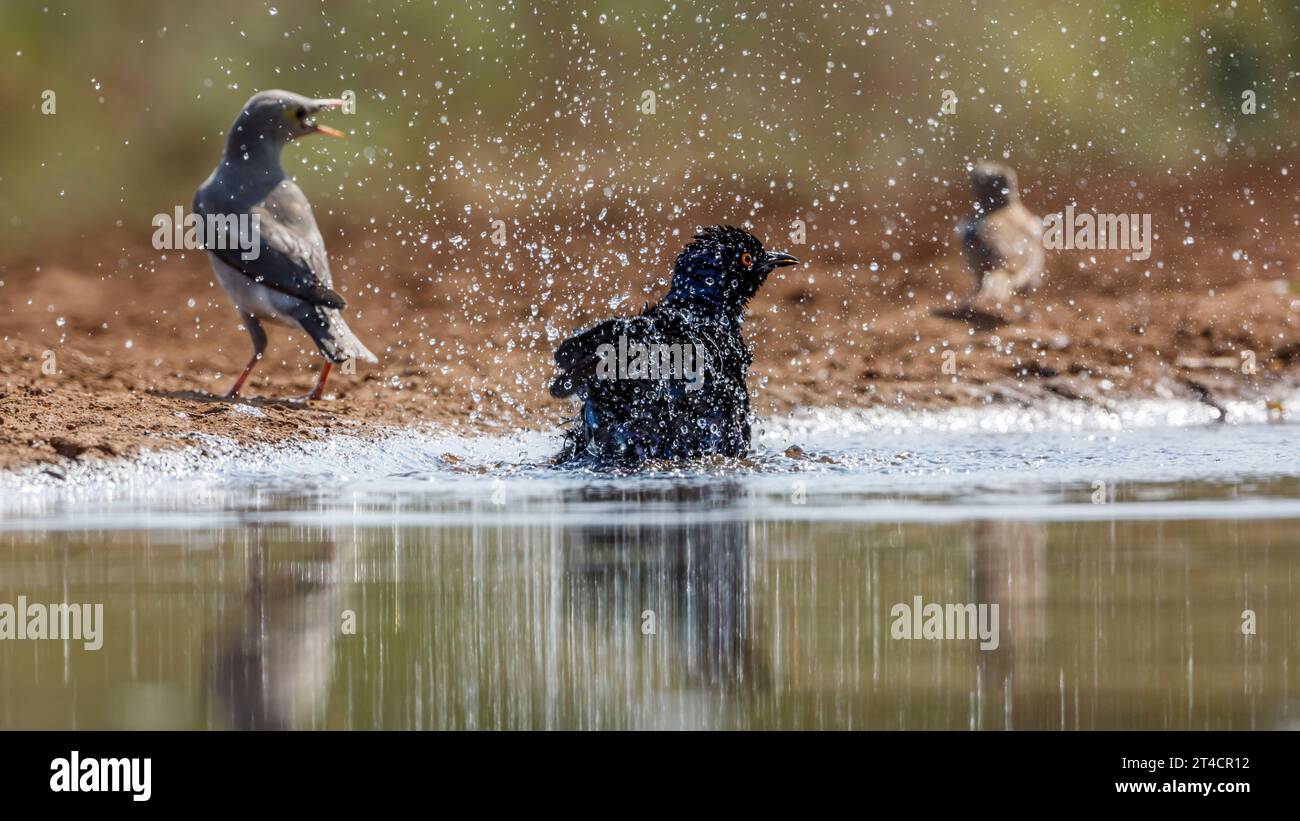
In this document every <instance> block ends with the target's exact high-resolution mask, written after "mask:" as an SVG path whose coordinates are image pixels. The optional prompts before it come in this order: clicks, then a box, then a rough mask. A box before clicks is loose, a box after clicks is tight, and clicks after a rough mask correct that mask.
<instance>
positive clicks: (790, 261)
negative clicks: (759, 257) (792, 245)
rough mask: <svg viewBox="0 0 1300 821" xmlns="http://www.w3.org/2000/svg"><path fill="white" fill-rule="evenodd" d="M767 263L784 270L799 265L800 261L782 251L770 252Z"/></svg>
mask: <svg viewBox="0 0 1300 821" xmlns="http://www.w3.org/2000/svg"><path fill="white" fill-rule="evenodd" d="M767 263H768V265H771V266H772V267H773V268H784V267H785V266H787V265H798V264H799V260H797V259H795V258H794V257H792V256H790V255H789V254H783V253H781V252H780V251H770V252H768V255H767Z"/></svg>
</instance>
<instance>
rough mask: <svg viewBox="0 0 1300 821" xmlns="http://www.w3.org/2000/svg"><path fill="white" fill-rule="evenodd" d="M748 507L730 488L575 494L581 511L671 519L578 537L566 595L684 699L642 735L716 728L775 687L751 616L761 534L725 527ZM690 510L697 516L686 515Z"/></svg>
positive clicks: (656, 707) (663, 708)
mask: <svg viewBox="0 0 1300 821" xmlns="http://www.w3.org/2000/svg"><path fill="white" fill-rule="evenodd" d="M741 495H742V493H741V488H740V487H739V486H738V485H736V484H733V483H725V482H724V483H719V484H713V485H703V484H686V485H666V486H665V485H651V486H639V485H634V486H632V487H618V486H609V487H598V488H583V489H581V490H577V491H574V492H573V493H572V494H571V498H570V499H569V502H570V503H571V504H575V505H580V506H589V505H596V506H602V507H604V506H613V507H614V508H616V509H636V510H649V511H660V512H661V513H660V514H659V515H654V514H651V515H649V516H637V517H635V518H630V519H627V518H623V519H620V518H615V519H614V520H612V521H609V522H607V523H601V524H594V525H588V526H583V527H578V528H575V529H574V530H573V531H572V532H571V533H570V534H567V536H566V538H565V540H564V557H563V566H564V568H565V569H564V577H563V578H564V581H563V585H562V590H563V592H564V594H565V596H566V598H567V600H568V601H569V602H570V605H569V606H570V607H571V608H572V610H573V613H574V615H575V617H576V618H578V619H580V620H581V622H582V623H583V624H584V625H587V626H594V628H595V630H596V631H597V632H600V633H604V634H605V636H606V640H612V641H613V642H614V643H615V644H616V645H617V644H618V643H628V644H633V643H635V644H639V645H641V649H642V650H643V651H644V655H645V656H646V658H645V662H646V663H647V664H648V665H649V667H648V669H646V670H645V671H644V672H643V674H642V675H643V676H645V677H646V679H647V680H649V681H651V682H654V683H656V684H657V685H658V687H657V688H656V689H659V690H663V689H665V687H664V685H668V686H669V687H672V688H673V690H672V697H671V698H666V699H665V698H660V699H653V700H651V701H650V702H649V703H646V704H643V705H642V706H643V707H644V708H648V709H644V715H643V718H644V720H643V721H639V722H638V726H656V727H664V728H668V727H702V726H710V725H711V724H713V723H714V722H715V721H717V720H718V719H719V718H720V717H721V716H723V715H724V712H725V711H726V710H729V709H733V707H734V705H733V702H735V701H736V700H737V699H739V698H741V697H743V696H744V695H745V694H747V693H749V692H752V691H756V690H761V689H763V687H764V684H765V681H764V678H765V676H764V674H763V672H762V670H761V668H760V667H759V665H758V663H757V656H756V654H755V652H754V648H753V641H754V637H753V635H752V630H751V627H750V625H751V620H750V615H749V607H750V601H749V572H750V569H749V538H750V527H751V525H750V523H749V522H747V521H744V520H743V519H737V518H735V517H727V516H726V515H725V514H726V512H727V510H728V508H730V507H732V506H733V505H734V504H735V503H736V501H737V500H738V499H739V498H740V497H741ZM683 509H689V510H692V511H694V512H695V514H694V515H692V516H689V517H683V516H681V515H679V514H678V513H675V511H680V510H683ZM718 514H723V515H722V516H718ZM630 656H631V654H625V657H630ZM670 672H673V673H675V674H676V675H675V676H670V675H667V674H668V673H670ZM674 679H675V680H674ZM615 680H616V679H615ZM615 695H616V694H615Z"/></svg>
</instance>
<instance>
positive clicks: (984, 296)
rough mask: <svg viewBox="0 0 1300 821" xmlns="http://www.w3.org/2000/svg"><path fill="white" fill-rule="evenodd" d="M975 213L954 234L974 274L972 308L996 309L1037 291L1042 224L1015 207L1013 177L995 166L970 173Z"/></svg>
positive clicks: (1018, 204) (1017, 194)
mask: <svg viewBox="0 0 1300 821" xmlns="http://www.w3.org/2000/svg"><path fill="white" fill-rule="evenodd" d="M970 179H971V194H972V195H973V196H974V198H975V209H974V211H973V212H972V213H971V214H970V215H969V216H967V217H966V218H965V219H964V220H962V223H961V226H960V227H959V228H958V231H959V232H960V234H961V237H962V247H963V249H965V252H966V260H967V262H968V263H969V264H970V267H971V270H972V271H973V272H974V274H975V282H976V291H975V297H974V299H973V303H974V304H975V305H976V306H977V307H987V306H995V305H997V304H999V303H1004V302H1006V301H1008V300H1009V299H1010V298H1011V295H1012V294H1013V293H1024V292H1027V291H1032V290H1033V289H1034V288H1036V287H1038V280H1039V277H1040V276H1041V275H1042V271H1043V256H1044V254H1043V244H1042V230H1043V229H1042V225H1043V224H1042V220H1040V219H1039V218H1038V217H1036V216H1034V215H1033V214H1032V213H1030V211H1029V209H1028V208H1025V206H1024V205H1023V204H1022V203H1021V202H1020V190H1019V185H1018V182H1017V180H1016V172H1015V171H1013V170H1012V169H1011V168H1009V167H1007V166H1005V165H1001V164H999V163H994V162H981V163H979V164H977V165H976V166H975V167H974V168H973V169H972V170H971V175H970Z"/></svg>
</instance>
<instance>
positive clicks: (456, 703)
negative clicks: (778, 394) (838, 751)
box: [0, 403, 1300, 729]
mask: <svg viewBox="0 0 1300 821" xmlns="http://www.w3.org/2000/svg"><path fill="white" fill-rule="evenodd" d="M1071 413H1074V415H1070V414H1067V413H1064V412H1059V411H1053V410H1051V409H1046V410H1044V409H1038V410H1034V411H1023V410H1007V409H980V410H977V411H960V412H950V413H947V414H901V413H899V414H891V413H888V412H883V413H879V414H875V415H865V414H840V413H834V412H824V413H811V414H804V415H802V416H800V417H797V418H791V419H783V420H777V421H774V422H769V423H768V424H767V425H766V427H765V428H764V432H763V434H762V435H761V437H760V439H759V444H760V452H759V453H758V454H757V455H756V456H755V457H754V458H753V459H750V460H745V461H743V462H726V461H719V462H708V463H703V464H697V465H691V466H686V467H681V466H675V467H671V468H670V467H661V468H660V469H657V470H655V471H651V472H649V473H648V474H642V475H637V476H626V475H610V474H596V473H591V472H586V471H573V470H559V469H556V468H553V467H551V466H549V465H547V464H546V462H545V457H546V455H547V454H548V453H550V452H551V450H552V449H553V448H554V446H555V443H556V440H555V439H554V438H553V437H550V436H545V435H541V434H524V435H518V436H511V437H504V438H500V439H494V438H482V437H481V438H474V439H466V438H461V437H456V436H449V435H445V434H437V433H405V434H399V435H395V436H394V437H392V438H391V439H388V440H384V441H382V442H379V443H373V442H362V441H360V440H352V439H348V438H338V439H334V440H330V441H327V442H324V443H316V444H312V445H305V446H298V447H295V448H291V449H288V450H285V449H280V450H271V449H263V450H254V451H247V450H240V449H238V448H234V447H233V446H232V445H230V444H229V443H221V442H205V443H204V447H205V449H206V450H207V455H206V456H201V457H200V456H196V455H194V454H189V455H178V454H160V455H158V456H156V457H151V458H149V459H145V460H142V461H141V462H140V463H138V464H136V465H133V466H120V465H119V466H114V467H110V468H96V467H84V468H80V467H78V468H72V469H64V470H61V471H60V472H59V476H58V477H55V476H51V475H49V474H45V475H40V474H32V473H28V474H24V475H21V476H16V475H9V476H6V477H3V478H0V494H3V502H0V602H9V603H15V602H16V600H17V597H18V596H19V595H24V596H26V598H27V600H28V601H41V602H63V601H68V602H97V603H102V604H103V605H104V622H105V625H104V637H103V647H102V648H101V649H99V650H95V651H90V650H86V649H85V648H84V647H83V646H82V644H81V643H79V642H73V641H70V642H63V641H33V640H28V641H16V640H13V641H2V642H0V727H6V728H15V727H75V728H115V727H183V728H190V727H198V728H202V727H215V728H227V727H305V728H355V729H361V728H647V727H672V728H677V727H681V728H796V727H797V728H980V729H983V728H1006V727H1011V728H1047V729H1053V728H1068V729H1073V728H1089V729H1091V728H1123V727H1153V728H1215V729H1219V728H1276V727H1293V726H1297V724H1298V722H1300V681H1298V679H1300V667H1297V664H1298V663H1300V608H1298V607H1297V603H1298V602H1300V599H1298V598H1297V594H1300V542H1298V541H1297V534H1298V533H1300V529H1298V528H1300V467H1298V466H1297V464H1296V461H1295V459H1294V454H1296V453H1297V452H1300V450H1298V448H1300V426H1297V425H1295V424H1290V423H1282V424H1269V423H1268V422H1267V421H1266V414H1264V413H1263V412H1262V411H1260V410H1259V409H1253V408H1252V407H1251V406H1248V405H1243V406H1241V407H1240V408H1236V409H1234V416H1235V417H1236V418H1235V419H1233V421H1231V422H1230V423H1229V424H1219V423H1216V422H1214V421H1212V419H1213V416H1214V414H1213V413H1212V412H1210V411H1209V410H1208V409H1203V408H1199V407H1198V406H1181V405H1176V404H1168V405H1160V404H1158V403H1147V404H1142V405H1133V406H1131V407H1129V408H1128V409H1127V410H1124V411H1123V412H1119V413H1102V412H1095V413H1092V412H1086V413H1083V414H1082V415H1080V414H1078V413H1076V412H1074V411H1071ZM792 446H797V449H792ZM916 596H920V597H922V600H923V601H924V602H938V603H984V604H997V605H998V607H999V614H1000V617H999V627H1000V631H999V641H998V646H997V648H996V649H992V650H980V649H979V647H978V642H977V641H972V640H965V639H954V640H905V639H895V638H892V637H891V625H892V622H893V619H891V616H890V612H891V608H892V607H893V606H894V605H895V604H899V603H911V602H913V601H914V597H916ZM1243 611H1251V612H1253V626H1252V629H1253V632H1250V631H1249V630H1248V631H1247V632H1249V633H1250V634H1246V633H1244V632H1243V624H1244V623H1246V622H1245V621H1244V618H1243Z"/></svg>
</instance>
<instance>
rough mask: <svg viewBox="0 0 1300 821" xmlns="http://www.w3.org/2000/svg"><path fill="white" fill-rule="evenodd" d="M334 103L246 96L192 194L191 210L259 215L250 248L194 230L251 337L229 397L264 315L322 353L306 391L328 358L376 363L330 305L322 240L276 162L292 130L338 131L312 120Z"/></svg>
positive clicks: (262, 337)
mask: <svg viewBox="0 0 1300 821" xmlns="http://www.w3.org/2000/svg"><path fill="white" fill-rule="evenodd" d="M342 104H343V101H342V100H312V99H308V98H307V97H303V96H302V95H300V94H294V93H292V92H289V91H263V92H261V93H259V94H255V95H254V96H253V97H252V98H251V99H250V100H249V101H248V102H247V103H246V104H245V105H244V108H243V110H242V111H241V112H240V113H239V117H238V118H237V119H236V120H235V123H234V125H232V126H231V128H230V133H229V134H228V135H227V138H226V150H225V155H224V156H223V157H222V159H221V162H220V164H218V165H217V168H216V170H215V171H213V172H212V175H211V176H209V177H208V179H207V181H206V182H204V183H203V185H202V186H200V187H199V190H198V192H197V193H196V194H195V195H194V213H195V214H198V215H200V216H201V217H208V216H223V217H225V216H238V215H248V216H256V217H257V218H258V220H259V225H258V230H257V231H256V232H255V233H254V235H253V236H252V237H251V239H252V240H253V241H255V242H257V243H260V248H257V249H256V251H255V252H254V253H248V254H245V253H244V251H243V250H242V246H241V242H240V241H239V240H238V238H235V237H224V238H223V239H224V242H219V241H218V238H217V237H213V236H205V237H204V243H205V247H206V248H207V249H208V251H209V253H210V254H211V259H212V269H213V271H215V272H216V275H217V280H218V281H219V282H220V283H221V287H223V288H224V289H225V290H226V293H227V294H229V295H230V298H231V301H233V302H234V304H235V309H236V310H237V311H239V315H240V318H241V319H242V320H243V323H244V327H246V328H247V329H248V334H249V336H250V337H252V340H253V357H252V359H250V360H249V361H248V365H247V367H245V368H244V371H243V373H241V374H240V375H239V378H238V379H236V380H235V384H234V385H233V386H232V387H231V389H230V392H229V393H228V394H227V395H228V396H230V397H235V396H238V395H239V392H240V390H241V389H242V388H243V386H244V381H245V380H247V379H248V375H249V374H250V373H252V371H253V367H254V366H255V365H256V364H257V361H258V360H259V359H260V358H261V357H262V353H263V351H265V350H266V330H265V329H264V328H263V327H262V322H264V321H269V322H276V323H279V324H282V325H287V326H289V327H291V328H301V329H302V330H304V331H306V332H307V334H308V335H309V336H311V338H312V340H313V341H314V342H315V343H316V347H317V348H319V349H320V352H321V354H322V355H324V357H325V363H324V365H322V367H321V372H320V377H319V379H318V380H317V382H316V387H315V388H313V389H312V391H311V393H309V394H308V395H307V396H306V397H304V398H306V399H311V400H315V399H320V398H321V397H322V396H323V395H324V390H325V380H326V379H327V378H328V377H329V373H330V367H331V365H332V364H334V363H341V362H347V361H348V360H352V359H362V360H364V361H366V362H376V361H378V360H376V359H375V355H374V354H372V353H371V352H370V351H369V350H368V349H367V348H366V346H365V345H363V344H362V343H361V341H360V340H358V339H357V337H356V336H355V335H354V334H353V333H352V330H351V329H350V328H348V324H347V322H345V321H344V319H343V315H342V314H341V313H340V312H339V309H341V308H342V307H344V304H345V303H344V301H343V297H341V296H339V295H338V293H336V292H335V291H334V287H333V286H334V282H333V278H332V276H331V275H330V268H329V258H328V256H327V255H326V252H325V240H324V239H323V238H322V237H321V234H320V230H319V229H317V227H316V219H315V217H313V216H312V211H311V203H309V202H308V201H307V197H306V195H305V194H303V192H302V189H301V188H299V187H298V185H297V183H295V182H294V181H293V180H291V179H289V177H288V176H286V175H285V173H284V169H283V168H282V167H281V165H280V152H281V150H282V149H283V148H284V146H285V145H286V144H288V143H289V142H290V141H292V140H295V139H297V138H298V137H302V136H305V135H308V134H326V135H328V136H331V137H341V136H343V133H342V132H341V131H336V130H335V129H333V128H330V127H328V126H324V125H319V124H317V123H316V122H315V119H314V117H315V115H316V114H317V113H318V112H320V111H321V110H323V109H329V108H337V107H339V106H341V105H342ZM219 244H223V245H224V246H225V247H224V249H222V248H219V247H217V246H218V245H219Z"/></svg>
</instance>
